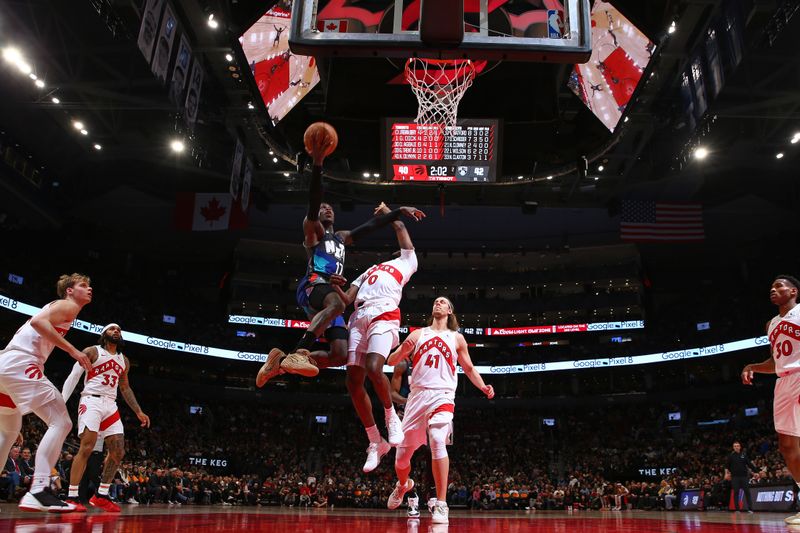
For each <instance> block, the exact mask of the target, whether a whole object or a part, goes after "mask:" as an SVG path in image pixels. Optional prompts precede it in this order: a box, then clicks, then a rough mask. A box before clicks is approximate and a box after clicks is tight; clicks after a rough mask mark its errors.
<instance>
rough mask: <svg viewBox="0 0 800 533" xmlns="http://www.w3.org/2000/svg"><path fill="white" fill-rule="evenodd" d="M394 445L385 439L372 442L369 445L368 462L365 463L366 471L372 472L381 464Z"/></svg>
mask: <svg viewBox="0 0 800 533" xmlns="http://www.w3.org/2000/svg"><path fill="white" fill-rule="evenodd" d="M391 449H392V447H391V446H389V443H388V442H386V441H385V440H384V439H381V441H380V442H370V443H369V446H368V447H367V462H366V463H364V469H363V470H364V473H365V474H366V473H368V472H372V471H373V470H375V469H376V468H378V465H379V464H381V459H383V456H384V455H386V454H387V453H389V450H391Z"/></svg>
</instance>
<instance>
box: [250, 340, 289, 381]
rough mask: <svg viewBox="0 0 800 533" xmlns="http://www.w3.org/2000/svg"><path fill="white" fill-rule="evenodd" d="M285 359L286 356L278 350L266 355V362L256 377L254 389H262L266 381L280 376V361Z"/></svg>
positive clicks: (274, 349) (275, 349)
mask: <svg viewBox="0 0 800 533" xmlns="http://www.w3.org/2000/svg"><path fill="white" fill-rule="evenodd" d="M284 358H286V354H285V353H283V352H282V351H281V350H279V349H278V348H273V349H272V350H270V351H269V355H267V361H266V362H265V363H264V364H263V365H262V366H261V369H260V370H259V371H258V374H257V375H256V387H258V388H261V387H263V386H264V385H265V384H266V383H267V381H269V380H271V379H272V378H274V377H275V376H277V375H278V374H281V373H282V372H283V370H281V361H282V360H283V359H284Z"/></svg>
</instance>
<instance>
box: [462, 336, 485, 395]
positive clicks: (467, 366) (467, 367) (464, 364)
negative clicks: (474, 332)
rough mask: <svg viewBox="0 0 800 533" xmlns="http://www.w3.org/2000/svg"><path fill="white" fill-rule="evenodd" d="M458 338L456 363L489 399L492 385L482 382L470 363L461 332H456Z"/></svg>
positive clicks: (465, 342)
mask: <svg viewBox="0 0 800 533" xmlns="http://www.w3.org/2000/svg"><path fill="white" fill-rule="evenodd" d="M457 336H458V340H457V341H456V352H457V353H458V364H459V365H461V368H462V369H463V370H464V375H465V376H467V378H469V380H470V381H471V382H472V384H473V385H475V386H476V387H477V388H479V389H480V390H481V392H483V393H484V394H485V395H486V397H487V398H489V399H490V400H491V399H492V398H494V387H492V386H491V385H487V384H486V383H484V382H483V378H482V377H481V375H480V374H479V373H478V370H477V369H476V368H475V365H473V364H472V359H471V358H470V356H469V349H468V348H467V341H466V340H465V339H464V336H463V335H462V334H461V333H458V334H457Z"/></svg>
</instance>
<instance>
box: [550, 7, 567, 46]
mask: <svg viewBox="0 0 800 533" xmlns="http://www.w3.org/2000/svg"><path fill="white" fill-rule="evenodd" d="M563 35H564V15H563V13H562V12H561V11H559V10H558V9H548V10H547V36H548V37H549V38H550V39H561V38H562V37H563Z"/></svg>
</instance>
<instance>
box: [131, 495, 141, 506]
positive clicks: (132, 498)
mask: <svg viewBox="0 0 800 533" xmlns="http://www.w3.org/2000/svg"><path fill="white" fill-rule="evenodd" d="M128 503H129V504H131V505H139V502H137V501H136V498H134V497H133V496H131V497H130V498H128Z"/></svg>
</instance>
